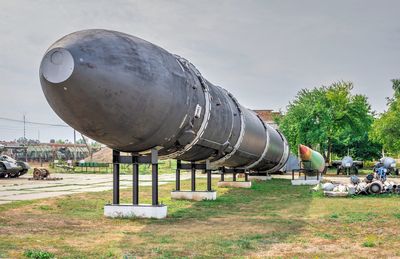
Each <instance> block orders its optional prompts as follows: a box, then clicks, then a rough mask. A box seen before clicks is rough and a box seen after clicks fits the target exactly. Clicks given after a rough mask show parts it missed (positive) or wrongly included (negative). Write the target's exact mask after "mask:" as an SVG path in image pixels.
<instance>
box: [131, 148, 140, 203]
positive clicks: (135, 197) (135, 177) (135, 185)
mask: <svg viewBox="0 0 400 259" xmlns="http://www.w3.org/2000/svg"><path fill="white" fill-rule="evenodd" d="M132 162H133V164H132V168H133V171H132V202H133V205H138V204H139V164H138V157H137V156H134V155H132Z"/></svg>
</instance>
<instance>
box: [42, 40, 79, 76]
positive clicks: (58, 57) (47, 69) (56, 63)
mask: <svg viewBox="0 0 400 259" xmlns="http://www.w3.org/2000/svg"><path fill="white" fill-rule="evenodd" d="M40 71H41V73H42V75H43V76H44V78H45V79H46V80H47V81H49V82H51V83H54V84H57V83H61V82H64V81H65V80H67V79H68V78H69V77H70V76H71V74H72V72H73V71H74V58H73V57H72V55H71V53H70V52H69V51H68V50H66V49H63V48H54V49H52V50H50V51H48V52H47V53H46V55H45V56H44V57H43V60H42V64H41V65H40Z"/></svg>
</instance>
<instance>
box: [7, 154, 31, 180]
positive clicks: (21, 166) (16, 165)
mask: <svg viewBox="0 0 400 259" xmlns="http://www.w3.org/2000/svg"><path fill="white" fill-rule="evenodd" d="M29 168H30V167H29V165H28V163H25V162H22V161H16V160H15V159H13V158H11V157H9V156H7V155H0V178H16V177H19V176H21V175H24V174H26V173H27V172H28V169H29Z"/></svg>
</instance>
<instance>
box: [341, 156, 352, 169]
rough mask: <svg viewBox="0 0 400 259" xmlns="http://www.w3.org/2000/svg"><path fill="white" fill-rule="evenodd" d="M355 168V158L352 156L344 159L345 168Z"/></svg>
mask: <svg viewBox="0 0 400 259" xmlns="http://www.w3.org/2000/svg"><path fill="white" fill-rule="evenodd" d="M352 166H353V158H351V157H350V156H345V157H343V159H342V167H343V168H351V167H352Z"/></svg>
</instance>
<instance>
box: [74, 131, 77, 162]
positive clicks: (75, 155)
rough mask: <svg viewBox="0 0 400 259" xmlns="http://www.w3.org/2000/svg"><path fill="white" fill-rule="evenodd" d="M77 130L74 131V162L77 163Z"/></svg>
mask: <svg viewBox="0 0 400 259" xmlns="http://www.w3.org/2000/svg"><path fill="white" fill-rule="evenodd" d="M76 157H77V154H76V130H75V129H74V161H76Z"/></svg>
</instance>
